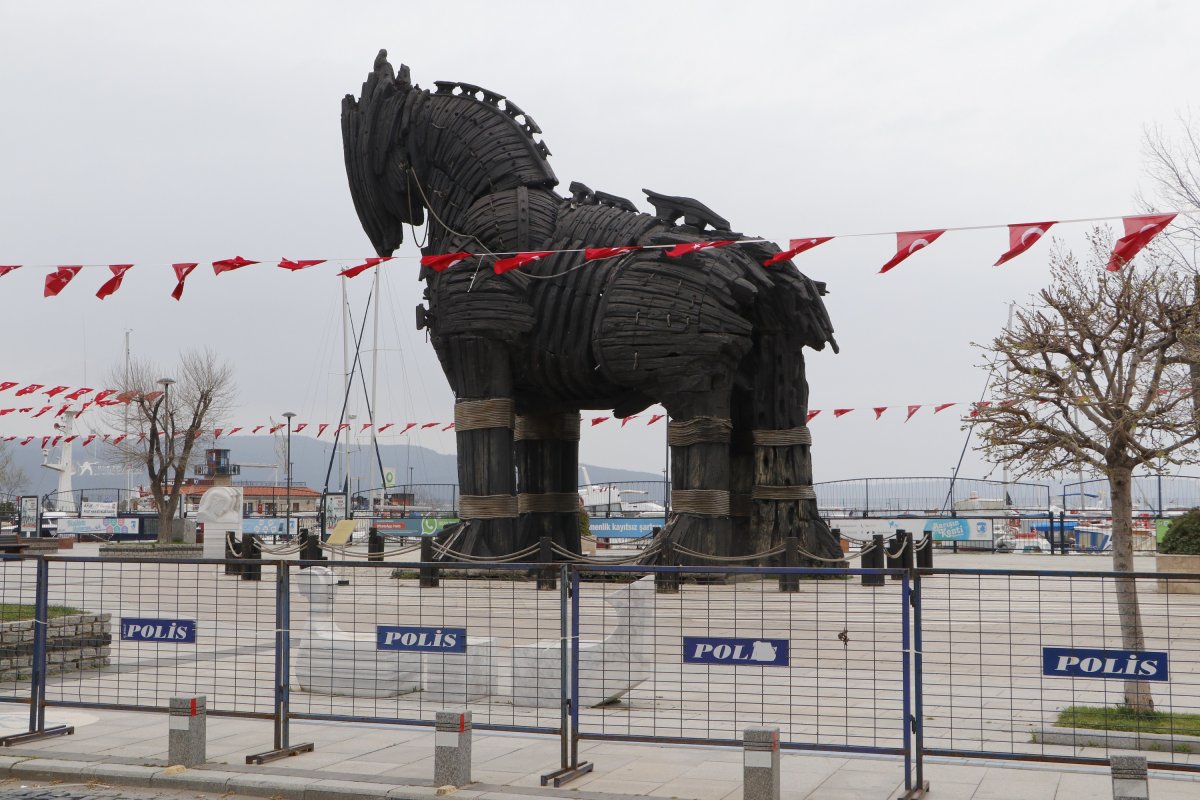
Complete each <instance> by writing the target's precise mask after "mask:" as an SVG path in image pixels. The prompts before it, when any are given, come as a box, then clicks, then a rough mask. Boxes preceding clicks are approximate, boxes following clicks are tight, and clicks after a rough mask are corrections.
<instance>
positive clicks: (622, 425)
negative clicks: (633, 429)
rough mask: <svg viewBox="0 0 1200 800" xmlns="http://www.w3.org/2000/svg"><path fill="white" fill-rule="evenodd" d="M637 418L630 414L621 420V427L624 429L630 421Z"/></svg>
mask: <svg viewBox="0 0 1200 800" xmlns="http://www.w3.org/2000/svg"><path fill="white" fill-rule="evenodd" d="M637 418H638V415H637V414H630V415H629V416H628V417H623V418H622V419H621V427H622V428H624V427H625V426H626V425H627V424H628V423H629V420H631V419H637Z"/></svg>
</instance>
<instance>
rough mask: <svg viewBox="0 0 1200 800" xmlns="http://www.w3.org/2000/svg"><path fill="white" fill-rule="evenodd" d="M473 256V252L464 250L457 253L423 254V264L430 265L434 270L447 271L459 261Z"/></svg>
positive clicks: (424, 265)
mask: <svg viewBox="0 0 1200 800" xmlns="http://www.w3.org/2000/svg"><path fill="white" fill-rule="evenodd" d="M471 256H472V254H471V253H467V252H464V251H459V252H457V253H439V254H437V255H432V256H421V266H422V267H429V268H430V269H431V270H433V271H434V272H445V271H446V270H448V269H449V268H450V267H453V266H454V265H455V264H457V263H458V262H460V261H466V260H467V259H468V258H470V257H471Z"/></svg>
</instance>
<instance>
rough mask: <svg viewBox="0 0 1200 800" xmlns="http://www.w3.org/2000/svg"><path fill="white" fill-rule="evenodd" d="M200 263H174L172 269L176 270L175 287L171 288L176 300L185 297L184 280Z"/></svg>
mask: <svg viewBox="0 0 1200 800" xmlns="http://www.w3.org/2000/svg"><path fill="white" fill-rule="evenodd" d="M197 266H199V264H172V265H171V269H173V270H175V281H176V283H175V288H174V289H172V290H171V297H174V298H175V299H176V300H180V299H182V298H183V282H184V281H185V280H187V276H188V275H190V274H191V273H192V270H194V269H195V268H196V267H197Z"/></svg>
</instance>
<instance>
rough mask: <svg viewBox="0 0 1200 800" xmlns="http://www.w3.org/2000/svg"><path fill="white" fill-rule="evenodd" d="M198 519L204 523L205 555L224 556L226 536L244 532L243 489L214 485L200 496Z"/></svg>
mask: <svg viewBox="0 0 1200 800" xmlns="http://www.w3.org/2000/svg"><path fill="white" fill-rule="evenodd" d="M196 521H197V522H203V523H204V557H205V558H224V557H225V537H226V536H227V535H228V534H229V533H230V532H233V533H236V534H238V535H241V532H242V489H241V487H240V486H236V487H235V486H214V487H212V488H211V489H209V490H208V491H207V492H205V493H204V496H203V497H201V498H200V506H199V508H197V509H196Z"/></svg>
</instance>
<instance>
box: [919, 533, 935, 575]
mask: <svg viewBox="0 0 1200 800" xmlns="http://www.w3.org/2000/svg"><path fill="white" fill-rule="evenodd" d="M917 569H933V531H926V532H925V535H924V536H922V537H921V549H920V550H918V551H917Z"/></svg>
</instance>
